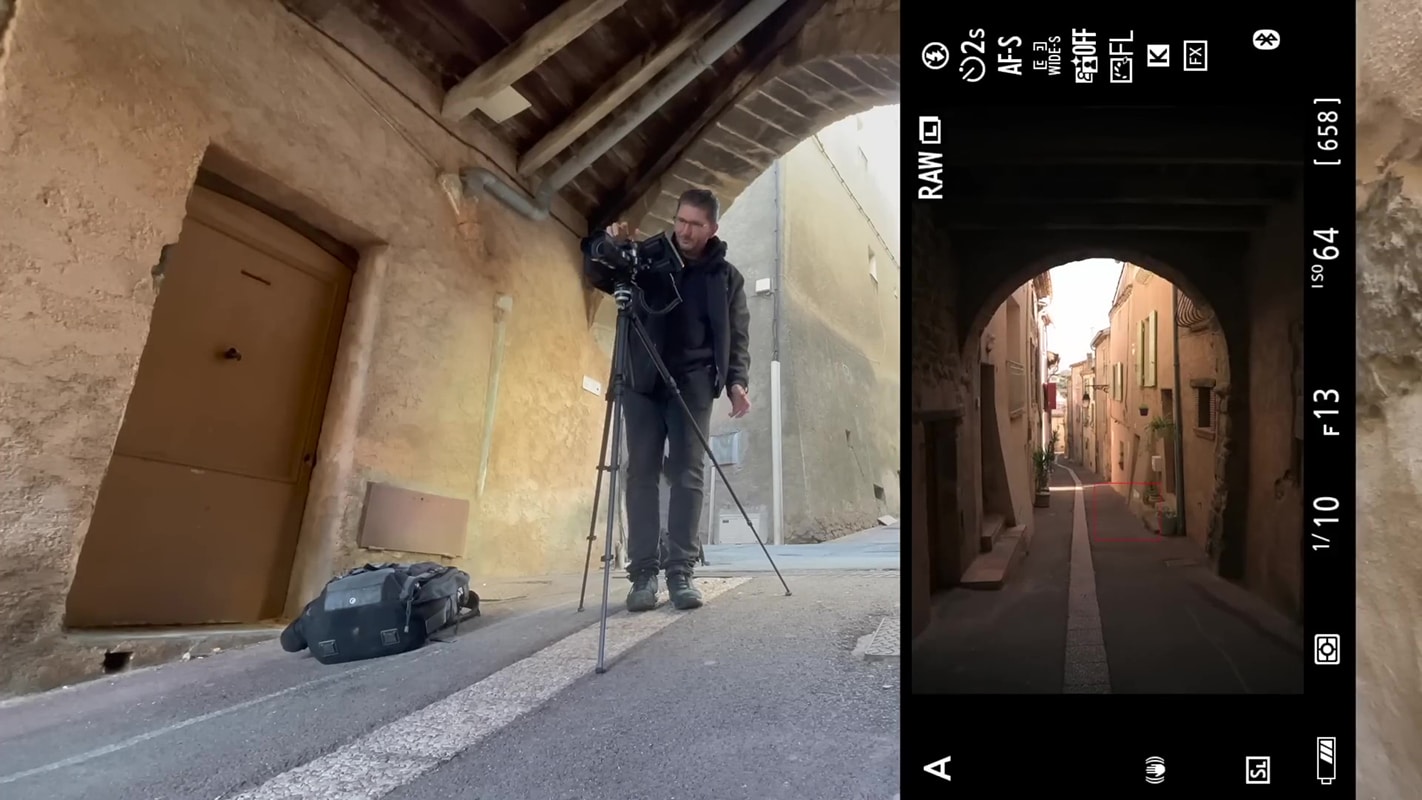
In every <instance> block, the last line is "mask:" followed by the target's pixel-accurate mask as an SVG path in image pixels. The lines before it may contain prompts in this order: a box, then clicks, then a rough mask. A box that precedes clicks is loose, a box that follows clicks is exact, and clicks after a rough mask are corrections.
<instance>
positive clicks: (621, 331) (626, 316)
mask: <svg viewBox="0 0 1422 800" xmlns="http://www.w3.org/2000/svg"><path fill="white" fill-rule="evenodd" d="M613 297H616V298H617V300H618V303H617V333H616V334H615V335H614V336H613V340H612V370H613V375H614V376H615V379H614V381H613V385H614V387H615V388H614V389H613V392H612V394H611V398H612V403H611V404H610V405H609V408H611V409H612V410H611V411H610V419H611V421H612V425H611V436H612V446H611V451H612V454H611V456H610V457H609V459H608V462H609V467H608V471H609V472H610V473H611V474H610V475H609V477H608V479H607V485H608V490H607V494H608V498H609V499H608V503H607V529H606V530H605V531H604V532H603V537H604V538H603V543H602V548H603V552H602V619H601V620H600V621H599V622H598V632H597V670H596V671H597V673H598V674H599V675H601V674H602V673H604V672H606V671H607V663H606V659H607V607H608V602H609V600H610V599H611V594H612V561H613V558H612V527H613V525H614V524H615V523H616V521H617V483H618V480H617V479H618V470H619V469H620V468H621V466H622V421H623V420H622V389H623V386H622V377H623V375H625V374H626V366H627V340H628V339H629V338H630V337H629V336H628V334H627V331H628V329H629V328H630V327H631V320H632V319H633V317H632V314H631V312H630V311H628V303H629V302H630V301H631V292H630V291H629V290H628V289H626V287H619V290H618V292H616V293H614V294H613Z"/></svg>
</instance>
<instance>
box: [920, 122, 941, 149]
mask: <svg viewBox="0 0 1422 800" xmlns="http://www.w3.org/2000/svg"><path fill="white" fill-rule="evenodd" d="M918 143H919V144H942V143H943V120H942V119H940V118H938V117H919V118H918Z"/></svg>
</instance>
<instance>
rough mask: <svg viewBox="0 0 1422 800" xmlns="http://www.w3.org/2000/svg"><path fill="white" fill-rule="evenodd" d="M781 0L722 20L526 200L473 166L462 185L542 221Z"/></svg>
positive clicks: (756, 2) (758, 1)
mask: <svg viewBox="0 0 1422 800" xmlns="http://www.w3.org/2000/svg"><path fill="white" fill-rule="evenodd" d="M785 1H786V0H751V1H750V2H749V3H747V4H746V5H745V7H743V8H742V9H741V10H740V11H738V12H736V13H735V15H733V16H732V17H731V18H730V19H728V20H726V22H725V23H724V24H722V25H721V27H719V28H717V29H716V31H715V32H714V33H712V34H711V35H710V36H708V37H706V40H705V41H704V42H702V44H701V46H700V47H698V48H696V49H695V50H693V51H692V52H691V54H690V55H688V56H686V57H685V58H683V59H682V60H681V61H680V62H678V63H677V65H676V66H675V67H673V68H672V69H671V71H670V72H668V73H667V74H666V76H665V77H663V78H662V79H661V80H660V81H658V82H657V83H656V85H655V86H653V87H652V88H651V89H650V90H649V91H647V92H646V93H645V94H643V95H642V97H641V99H640V100H638V101H637V102H636V103H633V104H631V105H630V107H628V108H627V109H626V111H624V112H623V113H622V115H621V116H620V117H618V119H617V121H616V122H615V123H614V124H612V125H609V126H608V127H607V128H606V129H604V130H603V132H602V133H600V134H598V135H597V136H596V137H594V138H593V139H592V140H591V141H589V142H588V143H587V144H585V145H583V146H582V147H580V148H579V149H578V150H577V151H576V152H575V153H574V154H573V155H572V156H571V157H570V158H569V159H568V160H567V161H564V162H563V164H562V165H561V166H559V167H558V168H557V169H556V170H554V171H553V174H552V175H549V176H548V178H547V179H545V180H544V181H543V183H542V184H541V185H540V186H539V187H538V189H537V191H535V192H534V193H533V199H532V200H530V199H528V198H526V197H524V196H523V194H522V193H521V192H520V191H519V190H518V189H515V188H514V187H512V186H510V185H509V184H507V183H505V182H504V180H503V179H502V178H500V177H499V176H498V175H495V174H494V173H493V172H490V171H489V170H487V169H484V168H482V167H472V168H470V169H466V170H464V171H463V172H462V173H460V177H461V178H462V179H463V182H464V189H465V191H466V192H467V193H469V194H478V193H479V192H480V191H487V192H488V193H489V194H491V195H493V196H494V197H495V198H497V199H499V200H500V201H502V202H503V203H504V204H505V205H507V206H508V207H509V208H512V209H513V210H514V211H517V212H518V213H520V214H522V215H523V216H525V217H528V218H529V219H531V220H535V221H537V220H544V219H547V218H548V215H549V213H550V211H551V210H552V207H553V197H554V196H555V195H556V194H557V193H558V192H559V190H561V189H562V188H563V187H565V186H567V185H568V184H569V183H572V181H573V179H574V178H576V177H578V176H579V175H581V174H582V173H583V171H584V170H586V169H587V168H588V167H590V166H592V164H593V162H594V161H597V160H598V159H599V158H601V157H602V156H603V155H604V154H606V153H607V151H609V150H611V149H612V148H613V147H615V146H616V145H617V143H618V142H621V141H622V140H623V139H625V138H627V135H628V134H629V133H631V132H632V131H634V130H636V129H637V126H639V125H641V124H642V123H643V122H645V121H646V120H647V119H648V118H649V117H651V116H652V115H653V114H655V113H657V111H659V110H660V109H661V107H662V106H664V105H666V104H667V102H668V101H669V100H671V99H672V98H673V97H675V96H676V95H677V93H679V92H680V91H681V90H682V89H685V88H686V87H687V86H689V85H690V84H691V82H692V81H693V80H695V79H696V78H697V76H699V75H700V74H701V73H703V72H705V71H706V70H707V69H709V68H710V67H711V65H712V64H715V63H716V62H717V61H718V60H720V58H721V56H724V55H725V54H726V53H727V52H728V51H729V50H730V49H731V48H732V47H734V46H735V45H736V44H738V43H739V42H740V41H741V40H742V39H744V38H745V37H746V35H747V34H749V33H750V32H751V31H753V30H755V29H756V27H757V26H759V25H760V24H761V23H762V22H764V21H765V20H766V19H768V18H769V17H770V15H771V14H773V13H775V11H776V10H778V9H779V8H780V7H781V6H782V5H784V4H785Z"/></svg>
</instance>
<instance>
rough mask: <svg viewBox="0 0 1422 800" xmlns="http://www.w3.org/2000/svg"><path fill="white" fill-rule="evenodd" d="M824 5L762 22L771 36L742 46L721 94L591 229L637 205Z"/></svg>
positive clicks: (789, 8)
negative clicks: (743, 52) (742, 57)
mask: <svg viewBox="0 0 1422 800" xmlns="http://www.w3.org/2000/svg"><path fill="white" fill-rule="evenodd" d="M824 4H825V0H789V2H787V3H786V4H785V5H784V6H782V7H781V9H780V11H778V12H776V13H775V14H773V15H772V16H771V17H770V19H768V20H766V21H765V23H764V24H763V25H762V27H761V30H768V31H772V32H773V33H771V34H770V36H769V37H767V38H764V39H762V40H761V41H759V42H751V41H747V42H746V44H747V45H748V46H751V47H752V48H753V49H752V50H751V55H750V57H749V58H747V59H746V61H745V63H744V64H742V65H741V67H740V69H738V70H736V73H735V74H734V75H732V76H730V78H729V80H727V81H726V82H725V83H724V84H723V86H724V88H723V89H722V90H721V92H719V93H718V94H717V95H716V96H715V97H714V98H713V99H712V100H711V102H709V103H707V104H706V105H705V106H704V107H702V109H701V113H700V114H697V115H696V117H695V118H694V119H693V120H691V121H690V122H689V123H688V124H687V125H686V126H684V127H683V128H682V133H681V135H679V136H678V137H677V138H676V140H675V141H673V142H671V143H670V144H669V145H668V146H666V147H665V148H661V147H659V148H657V149H656V151H655V152H657V153H658V155H657V158H656V159H655V160H654V161H653V162H652V163H651V164H648V165H647V166H646V167H645V168H644V169H641V170H639V171H638V172H637V173H636V174H635V175H633V176H631V177H632V180H629V181H628V182H627V185H626V188H624V189H623V191H622V192H621V193H619V194H618V195H617V196H616V197H613V198H611V199H610V200H609V201H608V202H606V203H604V204H603V205H602V206H601V207H600V208H598V209H597V211H596V212H595V213H594V214H593V215H592V217H591V218H589V220H588V222H589V223H590V224H592V225H593V226H594V227H601V226H603V225H606V224H608V223H610V222H612V221H613V218H614V217H615V216H617V215H618V214H621V213H622V212H624V211H626V210H627V209H628V208H629V207H631V206H632V204H634V203H636V202H637V200H638V198H640V197H641V196H642V195H644V194H646V193H647V192H648V191H649V190H651V188H652V186H653V185H654V184H655V183H656V182H657V180H659V179H660V178H661V176H662V174H663V173H665V172H666V171H667V170H668V169H670V168H671V166H672V165H673V164H675V163H676V160H677V159H678V158H680V157H681V155H682V154H683V153H685V152H686V150H687V148H689V147H691V145H692V144H694V143H695V142H696V140H697V139H698V138H699V137H700V136H701V135H702V133H703V132H704V131H705V130H706V128H707V127H709V126H710V125H711V124H712V123H713V122H715V121H716V119H717V118H718V117H720V116H721V114H722V113H723V112H725V111H726V109H728V108H730V107H731V106H732V105H734V104H735V103H736V101H737V100H739V99H740V98H741V96H742V94H743V93H745V92H746V90H747V89H750V88H752V87H754V86H758V85H759V78H760V77H761V75H762V74H763V73H764V72H765V70H766V69H767V68H768V67H770V65H771V64H772V63H773V62H774V61H775V59H776V57H777V56H779V55H780V51H781V50H783V49H784V48H785V47H786V45H788V44H790V42H792V41H794V39H795V37H796V36H799V35H800V31H801V29H803V28H804V27H805V23H806V22H808V21H809V20H810V18H811V17H812V16H814V14H815V12H817V11H819V10H820V9H821V8H822V7H823V6H824ZM752 35H754V34H752Z"/></svg>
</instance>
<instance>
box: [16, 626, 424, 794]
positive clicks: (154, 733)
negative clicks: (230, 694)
mask: <svg viewBox="0 0 1422 800" xmlns="http://www.w3.org/2000/svg"><path fill="white" fill-rule="evenodd" d="M431 652H432V651H431ZM421 655H422V654H421ZM374 665H375V664H374V663H371V664H366V665H363V666H359V667H354V668H351V669H345V670H342V671H340V672H336V673H332V674H330V675H326V676H324V677H321V678H317V679H315V680H310V681H307V682H305V683H298V684H296V685H295V686H288V687H287V688H285V689H282V690H280V691H276V692H272V693H271V694H264V695H262V696H261V697H254V698H252V699H251V700H244V701H243V702H241V703H238V704H236V705H233V706H228V707H226V708H220V709H218V710H216V711H209V712H208V713H206V714H202V715H200V716H196V717H192V718H190V719H185V720H183V721H182V722H175V723H173V724H172V725H167V726H164V727H162V728H158V729H156V730H151V731H148V732H146V733H140V734H138V735H137V736H133V737H130V738H128V739H124V740H123V741H121V742H114V743H113V744H108V745H104V746H103V747H99V748H95V749H93V750H90V751H88V752H85V753H80V754H78V755H74V756H70V757H69V758H66V759H63V760H60V761H54V762H51V763H49V764H45V765H43V766H39V767H34V768H31V769H27V770H24V771H22V772H13V773H11V774H9V775H6V776H4V777H0V785H3V784H6V783H14V782H15V781H20V780H24V779H25V778H32V777H34V776H36V775H43V774H44V773H46V772H53V771H54V770H57V769H65V768H66V767H72V766H75V765H78V764H83V763H84V762H86V761H93V760H94V759H96V758H101V757H103V756H106V755H110V754H112V753H117V752H119V751H120V750H127V749H128V748H130V747H133V746H134V745H137V744H143V743H144V742H146V741H149V740H150V739H156V738H158V737H159V736H166V735H167V734H170V733H173V732H175V731H180V730H182V729H183V728H186V727H189V726H191V725H197V724H198V723H201V722H208V721H209V720H214V719H217V718H218V717H225V716H227V715H228V714H231V713H234V712H237V711H242V710H244V709H248V708H251V707H252V706H255V705H260V704H262V703H265V702H267V701H268V700H275V699H277V698H278V697H282V696H283V695H288V694H291V693H292V692H299V691H301V690H303V689H310V688H312V687H314V686H321V685H323V684H327V683H331V682H332V681H338V680H342V679H344V678H348V677H350V676H351V675H355V674H357V673H359V672H364V671H365V670H367V669H370V668H371V667H372V666H374Z"/></svg>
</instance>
